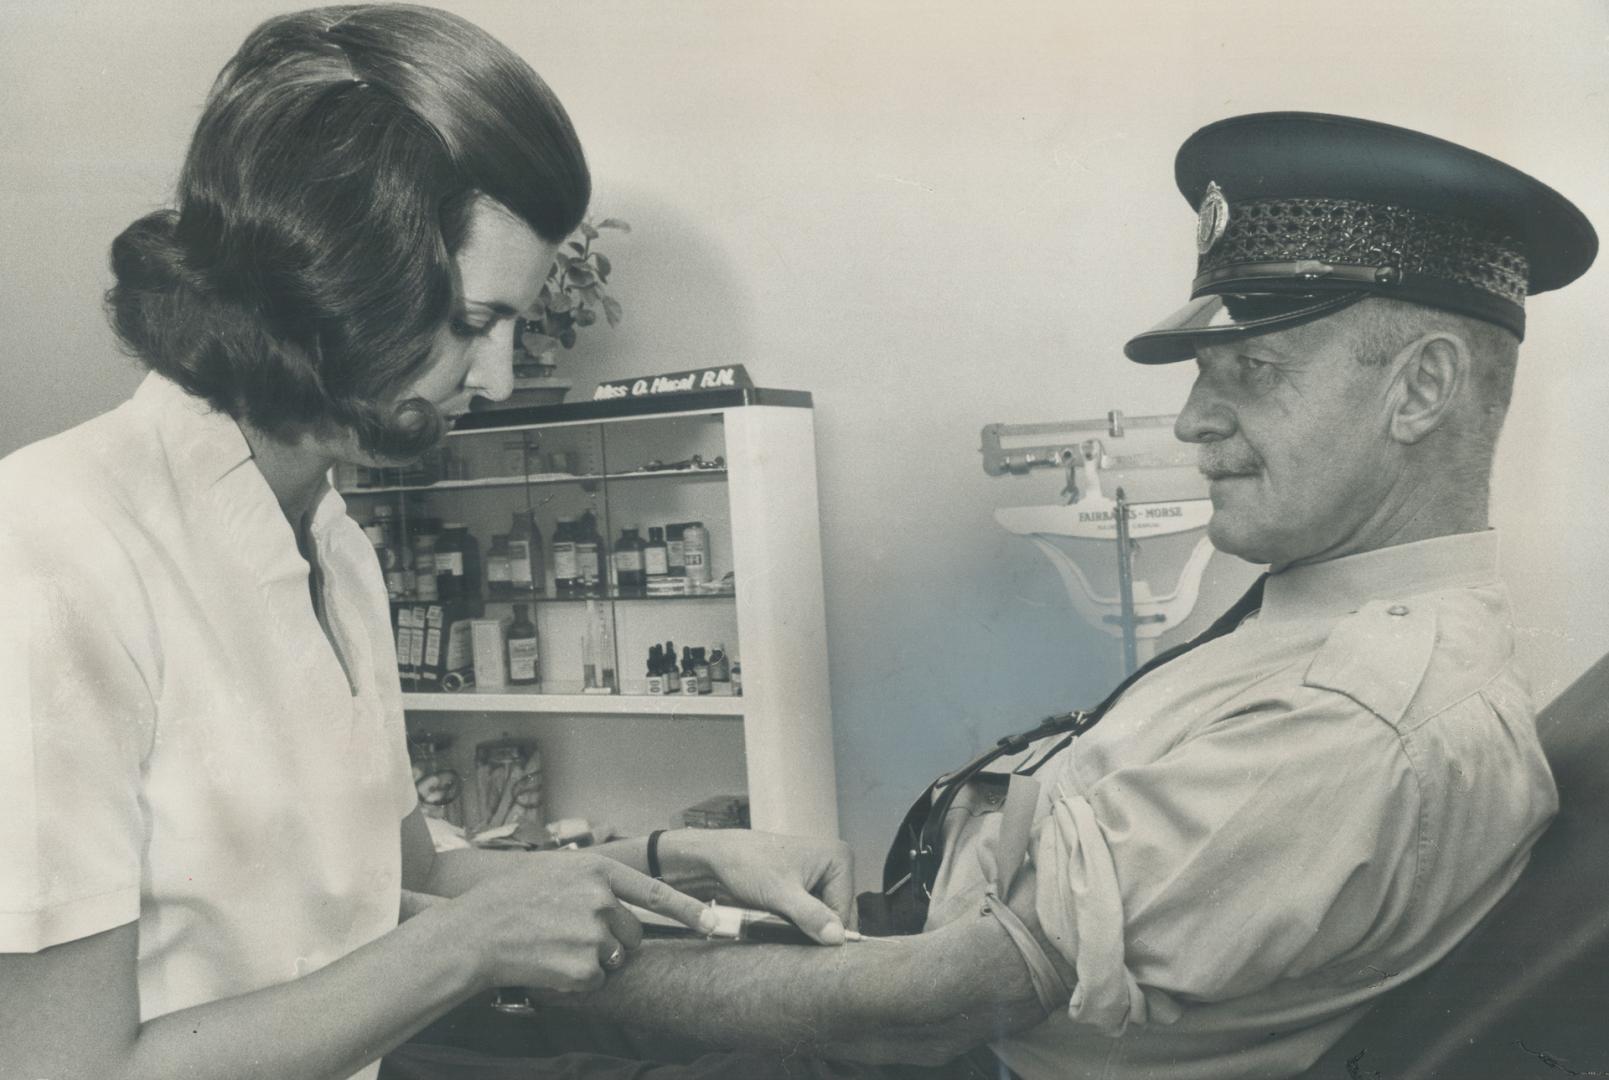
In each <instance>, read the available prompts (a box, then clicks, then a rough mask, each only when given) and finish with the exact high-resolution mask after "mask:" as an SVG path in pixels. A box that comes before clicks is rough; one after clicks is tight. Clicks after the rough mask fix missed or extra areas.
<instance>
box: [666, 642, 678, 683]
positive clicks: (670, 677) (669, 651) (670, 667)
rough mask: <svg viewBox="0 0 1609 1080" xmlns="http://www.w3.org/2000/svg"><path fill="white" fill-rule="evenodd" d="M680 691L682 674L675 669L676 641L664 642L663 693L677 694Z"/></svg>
mask: <svg viewBox="0 0 1609 1080" xmlns="http://www.w3.org/2000/svg"><path fill="white" fill-rule="evenodd" d="M681 692H682V675H681V672H679V671H677V670H676V643H675V642H674V641H667V642H665V693H667V694H679V693H681Z"/></svg>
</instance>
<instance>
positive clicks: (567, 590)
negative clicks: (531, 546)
mask: <svg viewBox="0 0 1609 1080" xmlns="http://www.w3.org/2000/svg"><path fill="white" fill-rule="evenodd" d="M578 576H579V575H578V571H577V568H576V553H575V518H574V517H573V516H565V517H561V518H559V522H558V524H557V525H555V526H554V527H553V595H554V596H574V595H575V594H576V592H577V591H578V590H577V588H576V583H577V578H578Z"/></svg>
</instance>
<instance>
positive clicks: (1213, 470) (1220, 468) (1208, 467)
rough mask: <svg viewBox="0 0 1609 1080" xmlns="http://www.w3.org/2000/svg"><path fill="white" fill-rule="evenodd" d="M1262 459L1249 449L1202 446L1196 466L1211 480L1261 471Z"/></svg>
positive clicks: (1197, 456)
mask: <svg viewBox="0 0 1609 1080" xmlns="http://www.w3.org/2000/svg"><path fill="white" fill-rule="evenodd" d="M1262 467H1263V463H1262V460H1261V459H1260V458H1258V457H1257V455H1256V454H1253V453H1251V452H1249V451H1247V450H1234V449H1229V448H1226V447H1202V448H1201V450H1200V451H1199V452H1198V453H1197V455H1196V468H1197V469H1198V470H1200V472H1201V475H1203V476H1205V477H1206V478H1207V479H1209V480H1213V479H1217V478H1218V477H1220V476H1244V475H1246V474H1247V473H1254V472H1259V471H1261V469H1262Z"/></svg>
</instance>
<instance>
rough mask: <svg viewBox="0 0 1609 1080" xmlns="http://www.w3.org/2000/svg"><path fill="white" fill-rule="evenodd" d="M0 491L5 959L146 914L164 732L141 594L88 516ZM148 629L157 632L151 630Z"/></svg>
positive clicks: (0, 927) (0, 867)
mask: <svg viewBox="0 0 1609 1080" xmlns="http://www.w3.org/2000/svg"><path fill="white" fill-rule="evenodd" d="M38 494H39V493H38V492H37V491H30V492H28V493H20V492H15V491H10V490H6V491H0V505H3V506H5V508H6V511H5V512H6V516H5V517H4V518H3V519H0V583H4V584H3V589H4V596H5V600H4V603H3V604H0V792H3V793H4V799H3V800H0V952H37V951H38V950H40V949H43V948H46V947H48V946H51V945H56V944H59V943H61V942H64V941H71V940H74V939H76V938H82V937H88V936H89V935H91V934H96V933H100V932H102V931H105V930H110V929H112V928H113V927H117V926H121V925H123V924H125V923H129V922H133V921H134V920H135V919H137V918H138V917H139V913H140V873H141V851H142V848H143V846H144V833H145V828H144V816H143V813H142V809H141V801H140V766H141V761H142V759H143V758H144V756H145V754H146V753H147V750H148V748H149V745H150V740H151V736H152V731H153V724H154V715H155V712H154V708H153V696H152V689H151V687H150V685H149V680H148V675H149V673H150V667H149V666H148V658H149V656H150V655H151V652H150V650H149V649H147V648H145V647H144V643H142V642H141V641H139V639H138V637H137V635H138V633H139V631H138V630H137V629H134V630H133V634H134V635H136V636H133V637H131V633H130V631H131V629H132V628H137V627H139V626H140V625H141V621H140V620H139V617H138V613H139V609H140V608H141V607H142V606H143V601H142V599H141V595H142V594H141V592H140V590H139V586H138V584H137V579H136V577H135V575H134V573H133V569H132V564H131V563H130V561H129V558H128V556H127V554H126V553H125V552H124V551H123V550H122V549H121V548H120V547H119V546H118V545H117V544H116V543H115V542H114V541H113V540H112V539H111V538H110V536H109V535H108V533H107V532H106V530H105V529H104V527H102V526H101V525H100V524H99V523H98V522H97V521H95V520H94V517H93V515H92V514H90V513H88V512H87V511H85V510H84V509H82V508H79V507H74V506H71V505H65V506H64V505H62V502H63V500H59V499H50V498H49V497H48V496H47V497H46V498H44V499H40V498H37V497H36V498H32V499H28V500H26V501H19V498H18V496H22V495H33V496H37V495H38ZM144 625H147V626H148V625H149V621H148V620H146V621H145V622H144Z"/></svg>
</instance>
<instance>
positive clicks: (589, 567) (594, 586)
mask: <svg viewBox="0 0 1609 1080" xmlns="http://www.w3.org/2000/svg"><path fill="white" fill-rule="evenodd" d="M606 554H607V552H606V551H605V550H604V543H603V538H602V537H600V536H599V535H598V517H597V515H596V514H594V513H593V512H592V511H591V510H588V511H587V512H586V513H584V514H582V515H581V520H580V521H578V522H577V523H576V537H575V562H576V576H577V583H578V588H577V592H579V593H580V594H581V595H582V596H601V595H603V584H604V580H605V579H604V574H603V559H604V556H605V555H606Z"/></svg>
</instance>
